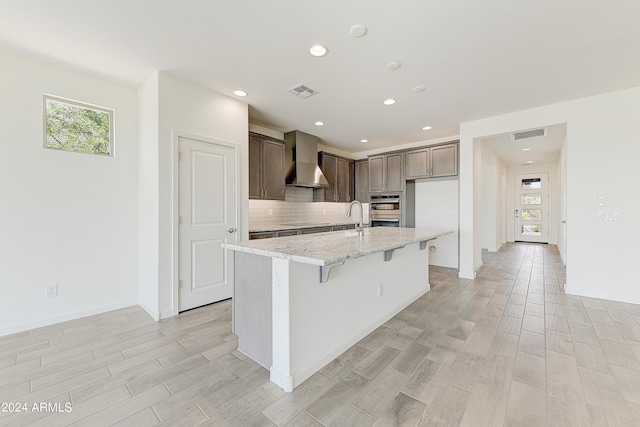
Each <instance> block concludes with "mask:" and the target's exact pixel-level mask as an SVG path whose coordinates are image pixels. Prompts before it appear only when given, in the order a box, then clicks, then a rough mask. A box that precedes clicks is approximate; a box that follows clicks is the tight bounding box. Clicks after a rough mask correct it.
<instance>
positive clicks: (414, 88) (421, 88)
mask: <svg viewBox="0 0 640 427" xmlns="http://www.w3.org/2000/svg"><path fill="white" fill-rule="evenodd" d="M424 89H425V87H424V86H422V85H420V86H414V87H413V91H414V92H416V93H417V92H424Z"/></svg>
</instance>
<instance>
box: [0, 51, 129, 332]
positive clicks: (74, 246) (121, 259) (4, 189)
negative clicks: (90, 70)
mask: <svg viewBox="0 0 640 427" xmlns="http://www.w3.org/2000/svg"><path fill="white" fill-rule="evenodd" d="M0 63H1V64H2V67H1V68H0V93H2V96H1V97H0V117H1V118H2V126H0V182H1V183H2V184H0V290H1V292H2V296H1V297H0V335H4V334H7V333H11V332H16V331H20V330H26V329H30V328H33V327H37V326H41V325H45V324H50V323H55V322H58V321H63V320H68V319H72V318H77V317H82V316H85V315H89V314H93V313H98V312H102V311H107V310H110V309H115V308H120V307H124V306H130V305H134V304H136V302H137V299H138V285H137V282H138V255H137V253H138V202H137V200H138V176H137V170H138V169H137V168H138V166H137V163H138V141H137V140H138V132H137V116H138V113H137V99H136V90H135V89H134V88H130V87H127V86H123V85H121V84H117V83H113V82H110V81H106V80H103V79H100V78H96V77H92V76H89V75H86V74H81V73H78V72H74V71H71V70H68V69H65V68H62V67H60V66H57V65H52V64H49V63H46V62H42V61H40V60H36V59H33V58H30V57H27V56H22V55H19V54H16V53H13V52H9V51H4V50H0ZM44 93H47V94H52V95H58V96H61V97H65V98H71V99H75V100H79V101H83V102H87V103H91V104H95V105H100V106H104V107H107V108H111V109H113V110H115V156H114V157H105V156H97V155H91V154H81V153H70V152H63V151H56V150H50V149H45V148H43V100H42V96H43V94H44ZM53 283H57V284H58V292H59V295H58V296H57V297H54V298H45V297H44V295H45V285H46V284H53Z"/></svg>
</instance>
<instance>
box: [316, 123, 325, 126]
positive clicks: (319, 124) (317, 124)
mask: <svg viewBox="0 0 640 427" xmlns="http://www.w3.org/2000/svg"><path fill="white" fill-rule="evenodd" d="M314 125H316V126H322V125H324V122H315V123H314Z"/></svg>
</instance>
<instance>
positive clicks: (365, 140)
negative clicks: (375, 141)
mask: <svg viewBox="0 0 640 427" xmlns="http://www.w3.org/2000/svg"><path fill="white" fill-rule="evenodd" d="M360 142H369V140H368V139H361V140H360Z"/></svg>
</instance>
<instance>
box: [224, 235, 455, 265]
mask: <svg viewBox="0 0 640 427" xmlns="http://www.w3.org/2000/svg"><path fill="white" fill-rule="evenodd" d="M453 232H454V230H451V229H437V228H395V227H373V228H366V229H365V230H364V235H362V236H358V235H357V233H356V232H355V231H354V230H347V231H332V232H329V233H318V234H307V235H300V236H290V237H278V238H273V239H261V240H249V241H243V242H237V243H223V244H222V247H223V248H227V249H232V250H234V251H240V252H246V253H250V254H256V255H263V256H267V257H271V258H281V259H286V260H288V261H295V262H300V263H304V264H312V265H317V266H328V265H332V264H339V263H342V262H344V261H346V260H348V259H354V258H360V257H363V256H367V255H371V254H373V253H377V252H384V251H390V250H393V249H397V248H402V247H404V246H406V245H409V244H412V243H416V242H426V241H429V240H433V239H435V238H437V237H440V236H444V235H446V234H450V233H453Z"/></svg>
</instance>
